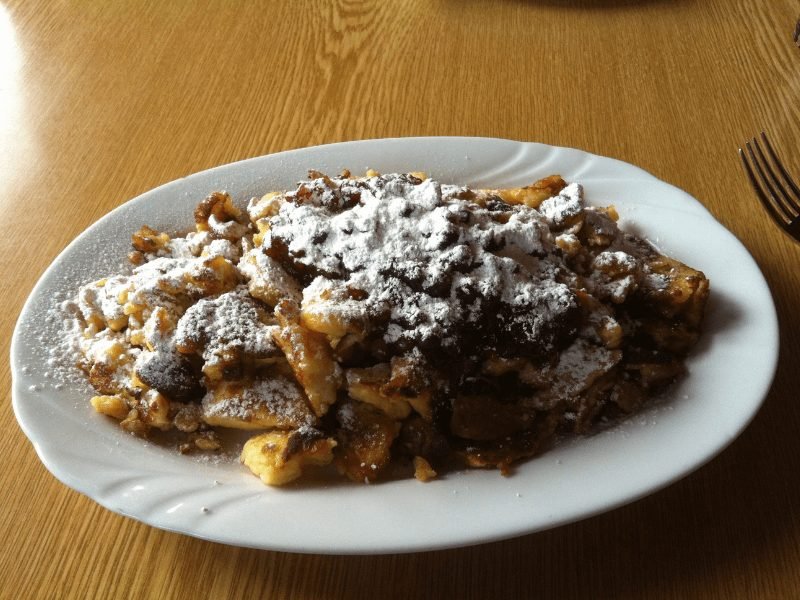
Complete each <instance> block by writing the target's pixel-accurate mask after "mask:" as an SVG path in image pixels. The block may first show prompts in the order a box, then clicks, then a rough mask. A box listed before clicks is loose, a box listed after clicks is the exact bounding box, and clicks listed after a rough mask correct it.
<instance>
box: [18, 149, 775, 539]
mask: <svg viewBox="0 0 800 600" xmlns="http://www.w3.org/2000/svg"><path fill="white" fill-rule="evenodd" d="M367 167H370V168H375V169H377V170H378V171H382V172H393V171H411V170H425V171H427V172H428V173H429V174H430V175H431V176H433V177H434V178H437V179H439V180H441V181H444V182H450V183H469V184H473V185H476V186H513V185H521V184H527V183H529V182H531V181H533V180H535V179H537V178H539V177H541V176H545V175H549V174H552V173H560V174H561V175H562V176H564V178H565V179H567V180H571V181H580V182H581V183H583V184H584V185H585V190H586V196H587V200H588V201H589V202H590V203H596V204H611V203H613V204H614V205H616V206H617V207H618V209H619V212H620V214H621V215H622V224H623V226H627V227H629V228H634V229H635V230H637V231H638V232H639V233H641V234H644V235H646V236H647V237H648V238H649V239H651V240H652V241H654V242H655V243H656V244H657V245H659V246H660V247H661V248H662V250H664V251H665V252H666V253H668V254H670V255H672V256H674V257H676V258H678V259H680V260H682V261H684V262H686V263H688V264H690V265H692V266H693V267H696V268H699V269H701V270H703V271H704V272H705V273H706V275H707V276H708V277H709V279H710V280H711V286H712V295H711V298H710V303H709V307H708V319H707V324H706V333H705V335H704V337H703V339H702V341H701V343H700V344H699V347H698V348H697V349H696V351H695V352H694V353H693V355H692V356H691V358H690V360H689V370H690V372H689V375H688V376H687V377H686V378H684V379H683V380H682V381H680V382H679V383H678V384H676V385H675V386H674V387H672V388H671V389H670V390H669V392H668V394H667V397H666V398H664V399H663V400H662V401H659V402H657V403H654V404H653V405H651V406H650V407H649V408H648V409H647V410H645V411H644V412H642V413H641V414H639V415H637V416H635V417H633V418H630V419H629V420H627V421H625V422H623V423H622V424H619V425H617V426H615V427H613V428H611V429H609V430H606V431H603V432H601V433H597V434H595V435H593V436H590V437H586V438H580V439H575V440H572V441H570V442H568V443H563V444H561V445H559V446H557V447H555V448H554V449H552V450H551V451H550V452H548V453H547V454H545V455H543V456H542V457H540V458H537V459H535V460H531V461H528V462H526V463H524V464H522V465H520V466H519V467H518V468H517V469H516V470H515V472H514V474H513V475H512V476H510V477H502V476H500V475H499V474H498V473H497V472H496V471H477V470H475V471H464V472H457V473H453V474H450V475H448V476H446V477H443V478H441V479H438V480H435V481H432V482H430V483H427V484H422V483H418V482H417V481H415V480H407V481H394V482H388V483H381V484H376V485H369V486H367V485H351V484H347V483H332V484H326V485H318V486H309V485H305V486H297V487H290V488H286V489H278V488H268V487H265V486H263V485H262V484H261V482H260V481H259V480H258V479H257V478H255V477H253V476H252V475H250V474H249V472H248V471H247V470H246V469H245V468H244V467H242V466H241V465H239V464H238V463H237V462H235V461H220V462H203V461H199V460H197V459H192V458H187V457H184V456H180V455H178V454H177V453H176V452H174V450H172V449H168V448H162V447H159V446H157V445H154V444H151V443H147V442H144V441H143V440H141V439H138V438H133V437H130V436H128V435H125V434H124V433H122V431H121V430H120V429H119V427H118V426H117V425H116V423H115V422H113V421H112V420H110V419H107V418H105V417H103V416H101V415H98V414H96V413H95V412H94V411H93V410H92V409H91V407H90V405H89V403H88V397H89V395H90V390H89V388H88V387H78V386H74V385H73V386H72V387H70V386H67V387H63V388H60V389H56V387H55V382H54V381H53V380H52V379H51V378H48V374H47V369H48V367H47V365H46V364H45V361H44V359H43V357H46V356H47V353H48V347H49V345H50V344H52V343H53V337H52V336H53V335H54V330H52V329H49V328H50V327H52V325H51V324H50V325H49V324H46V323H45V317H46V313H47V310H48V309H49V308H50V307H51V306H52V305H53V303H54V300H53V298H54V297H55V296H57V295H58V294H59V293H62V294H63V293H65V292H66V291H71V290H75V289H77V287H78V285H79V284H81V283H84V282H86V281H88V280H91V279H95V278H98V277H100V276H103V275H107V274H109V273H112V272H114V271H115V270H118V269H119V268H120V265H121V264H122V263H123V261H124V257H125V255H126V253H127V250H128V248H129V243H130V242H129V240H130V234H131V232H132V231H133V230H135V229H137V228H138V227H139V226H140V225H141V224H143V223H147V224H149V225H150V226H152V227H156V228H158V229H165V230H168V231H175V230H179V229H182V228H185V227H187V226H188V225H189V224H190V220H191V214H192V212H191V211H192V209H193V208H194V206H195V204H196V203H197V202H198V201H199V200H200V199H202V198H203V197H204V196H206V195H207V194H208V193H209V192H211V191H213V190H219V189H226V190H228V191H229V192H231V194H232V195H233V196H234V198H236V199H237V200H239V201H245V200H246V199H247V198H249V197H250V196H252V195H257V194H261V193H264V192H266V191H268V190H272V189H281V188H288V187H291V186H292V185H293V184H294V183H295V182H296V181H297V180H298V179H301V178H303V177H305V174H306V171H307V169H309V168H314V169H319V170H321V171H325V172H329V173H334V172H338V171H340V170H341V169H342V168H349V169H351V170H352V171H353V172H356V173H358V172H361V171H362V170H364V169H366V168H367ZM777 352H778V328H777V319H776V315H775V308H774V305H773V302H772V298H771V296H770V293H769V289H768V288H767V285H766V283H765V281H764V278H763V276H762V275H761V272H760V271H759V269H758V267H757V266H756V264H755V262H754V261H753V260H752V258H751V257H750V255H749V254H748V252H747V251H746V250H745V248H744V247H743V246H742V245H741V244H740V243H739V241H738V240H736V238H735V237H734V236H733V235H732V234H731V233H729V232H728V231H727V230H726V229H724V228H723V227H722V226H721V225H720V224H719V223H718V222H717V221H715V220H714V219H713V217H712V216H711V215H710V213H709V212H708V211H707V210H706V209H705V208H703V206H702V205H701V204H700V203H699V202H697V201H696V200H694V199H693V198H691V197H690V196H688V195H687V194H685V193H684V192H682V191H680V190H678V189H677V188H675V187H673V186H671V185H668V184H666V183H664V182H662V181H660V180H658V179H656V178H655V177H653V176H652V175H649V174H648V173H646V172H644V171H642V170H641V169H639V168H637V167H634V166H632V165H629V164H626V163H623V162H620V161H617V160H613V159H609V158H603V157H600V156H595V155H592V154H587V153H585V152H582V151H579V150H573V149H569V148H557V147H552V146H546V145H542V144H534V143H521V142H513V141H507V140H496V139H483V138H406V139H385V140H367V141H359V142H347V143H341V144H332V145H328V146H320V147H315V148H304V149H301V150H293V151H289V152H283V153H280V154H273V155H270V156H262V157H259V158H253V159H250V160H245V161H242V162H238V163H234V164H230V165H225V166H222V167H218V168H215V169H211V170H209V171H204V172H202V173H198V174H196V175H192V176H190V177H186V178H184V179H180V180H178V181H174V182H171V183H168V184H166V185H163V186H161V187H159V188H157V189H155V190H152V191H150V192H147V193H145V194H143V195H141V196H139V197H138V198H136V199H134V200H132V201H130V202H128V203H126V204H124V205H123V206H120V207H119V208H117V209H116V210H114V211H113V212H111V213H110V214H108V215H107V216H106V217H104V218H103V219H101V220H100V221H99V222H97V223H95V224H94V225H93V226H92V227H90V228H89V229H88V230H86V231H85V232H84V233H83V234H81V235H80V236H79V237H78V238H77V239H76V240H75V241H74V242H73V243H72V244H70V246H69V247H68V248H67V249H66V250H64V252H62V253H61V255H60V256H59V257H58V258H57V259H56V260H55V261H54V262H53V264H52V265H51V267H50V268H49V269H48V270H47V272H45V274H44V275H43V276H42V278H41V280H40V281H39V282H38V284H37V285H36V287H35V288H34V290H33V292H32V293H31V296H30V298H29V299H28V302H27V303H26V305H25V307H24V309H23V311H22V314H21V315H20V318H19V321H18V323H17V327H16V330H15V332H14V338H13V341H12V348H11V365H12V370H13V379H14V384H13V405H14V411H15V413H16V416H17V419H18V421H19V423H20V425H21V427H22V429H23V430H24V432H25V433H26V435H27V436H28V437H29V438H30V439H31V441H32V442H33V444H34V446H35V448H36V452H37V453H38V454H39V456H40V458H41V460H42V461H43V463H44V464H45V466H46V467H47V468H48V469H49V470H50V471H51V472H52V473H53V474H54V475H55V476H56V477H58V478H59V479H60V480H61V481H62V482H64V483H65V484H66V485H68V486H70V487H72V488H74V489H76V490H78V491H80V492H82V493H84V494H86V495H88V496H89V497H91V498H93V499H94V500H96V501H97V502H99V503H100V504H102V505H103V506H105V507H106V508H108V509H110V510H113V511H115V512H118V513H120V514H123V515H127V516H130V517H133V518H135V519H138V520H140V521H143V522H145V523H148V524H150V525H153V526H156V527H160V528H163V529H168V530H173V531H178V532H181V533H185V534H189V535H193V536H197V537H200V538H205V539H209V540H214V541H218V542H223V543H227V544H235V545H241V546H251V547H256V548H265V549H273V550H285V551H294V552H316V553H331V554H366V553H389V552H409V551H420V550H431V549H436V548H447V547H454V546H462V545H467V544H474V543H479V542H488V541H493V540H498V539H502V538H508V537H512V536H517V535H522V534H526V533H530V532H534V531H538V530H542V529H546V528H549V527H554V526H556V525H560V524H563V523H567V522H570V521H575V520H577V519H581V518H585V517H588V516H590V515H594V514H597V513H600V512H602V511H606V510H609V509H611V508H614V507H616V506H620V505H622V504H624V503H627V502H631V501H632V500H635V499H637V498H640V497H642V496H644V495H646V494H649V493H651V492H653V491H655V490H657V489H659V488H661V487H663V486H665V485H667V484H669V483H671V482H673V481H675V480H677V479H679V478H680V477H683V476H685V475H686V474H688V473H689V472H691V471H692V470H694V469H696V468H698V467H699V466H700V465H702V464H703V463H705V462H706V461H708V460H709V459H710V458H712V457H713V456H714V455H715V454H717V453H718V452H719V451H720V450H722V449H723V448H724V447H725V446H727V445H728V444H729V443H730V442H731V441H733V439H734V438H735V437H736V436H737V435H738V434H739V433H740V432H741V431H742V429H743V428H744V427H745V426H746V425H747V423H749V421H750V420H751V419H752V417H753V416H754V414H755V413H756V411H757V410H758V408H759V406H760V405H761V402H762V400H763V398H764V396H765V395H766V394H767V391H768V389H769V386H770V383H771V381H772V377H773V375H774V371H775V368H776V363H777ZM204 507H205V508H206V509H207V511H204V510H203V508H204Z"/></svg>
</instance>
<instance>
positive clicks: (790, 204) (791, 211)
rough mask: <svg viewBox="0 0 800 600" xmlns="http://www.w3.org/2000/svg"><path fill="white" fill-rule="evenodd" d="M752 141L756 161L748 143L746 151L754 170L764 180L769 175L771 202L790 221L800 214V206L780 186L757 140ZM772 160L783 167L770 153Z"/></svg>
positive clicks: (784, 188) (768, 185)
mask: <svg viewBox="0 0 800 600" xmlns="http://www.w3.org/2000/svg"><path fill="white" fill-rule="evenodd" d="M752 141H753V147H755V149H756V152H755V154H757V155H758V159H757V160H756V157H755V155H754V154H753V149H752V148H751V147H750V144H749V142H748V148H747V149H748V150H749V151H750V155H751V157H752V158H753V159H754V161H755V165H756V169H758V171H759V174H760V175H761V176H762V177H764V178H766V176H767V175H769V180H767V181H766V183H767V187H768V189H769V191H770V193H771V194H772V201H773V203H775V204H777V205H778V207H779V208H780V209H781V210H782V211H783V212H784V214H785V215H786V217H787V218H788V219H789V220H790V221H791V220H792V219H794V218H795V217H796V216H797V215H798V213H800V206H798V203H797V202H796V201H794V200H793V199H792V198H791V197H790V196H789V193H788V192H787V191H786V186H784V185H783V184H781V182H780V180H779V179H778V176H777V175H776V174H775V171H774V170H773V168H772V165H771V164H770V161H768V160H767V157H766V156H764V152H763V150H761V145H760V144H759V143H758V140H757V139H755V138H754V139H753V140H752ZM772 158H773V162H774V163H777V165H778V166H779V167H782V166H783V165H781V162H780V161H779V160H778V157H777V156H775V153H774V152H773V153H772ZM764 169H765V170H766V172H765V171H764Z"/></svg>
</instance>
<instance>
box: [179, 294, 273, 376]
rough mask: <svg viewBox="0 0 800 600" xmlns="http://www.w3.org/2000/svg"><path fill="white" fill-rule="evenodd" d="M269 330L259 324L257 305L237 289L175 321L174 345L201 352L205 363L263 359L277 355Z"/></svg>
mask: <svg viewBox="0 0 800 600" xmlns="http://www.w3.org/2000/svg"><path fill="white" fill-rule="evenodd" d="M273 329H274V326H268V325H265V324H264V323H262V321H261V318H260V317H259V312H258V306H257V305H256V303H255V302H254V301H253V299H252V298H250V297H249V296H248V295H247V290H246V289H245V288H244V287H239V288H237V289H236V290H234V291H232V292H227V293H224V294H221V295H219V296H217V297H215V298H203V299H201V300H200V301H198V302H197V303H196V304H194V305H193V306H191V307H190V308H189V309H188V310H187V311H186V313H185V314H184V315H183V316H182V317H181V319H180V321H178V326H177V328H176V331H175V342H176V344H177V345H178V346H179V347H184V348H194V347H197V348H198V349H201V352H202V357H203V360H204V361H205V362H206V364H214V363H216V362H219V361H223V360H231V357H232V356H240V355H247V356H250V357H258V358H263V357H266V356H270V355H275V354H276V353H277V352H278V350H277V348H276V346H275V344H274V343H273V341H272V331H273Z"/></svg>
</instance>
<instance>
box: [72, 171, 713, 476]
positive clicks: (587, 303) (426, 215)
mask: <svg viewBox="0 0 800 600" xmlns="http://www.w3.org/2000/svg"><path fill="white" fill-rule="evenodd" d="M617 219H618V215H617V212H616V210H615V209H614V208H613V207H611V206H609V207H605V208H598V207H593V206H587V205H586V204H585V203H584V200H583V189H582V187H581V185H580V184H578V183H567V182H565V181H564V180H562V179H561V177H559V176H551V177H547V178H545V179H542V180H540V181H537V182H535V183H533V184H531V185H530V186H527V187H522V188H506V189H470V188H469V187H464V186H460V185H446V184H443V183H439V182H437V181H434V180H431V179H428V178H426V177H425V175H423V174H421V173H408V174H389V175H380V174H378V173H375V172H368V173H367V174H366V176H364V177H354V176H351V174H350V173H349V172H344V173H342V174H341V175H339V176H336V177H329V176H327V175H324V174H322V173H319V172H315V171H312V172H310V173H309V178H308V179H307V180H305V181H301V182H300V183H299V184H298V185H297V187H296V188H295V189H292V190H290V191H286V192H270V193H268V194H266V195H265V196H263V197H261V198H254V199H252V200H251V201H250V203H249V205H248V207H247V211H246V213H244V212H243V211H241V210H240V209H239V208H237V207H236V205H235V204H234V203H233V201H232V199H231V197H230V196H229V195H228V194H226V193H223V192H214V193H212V194H210V195H209V196H208V197H207V198H205V199H204V200H202V201H201V202H200V203H199V204H198V206H197V208H196V209H195V211H194V222H195V230H194V231H192V232H191V233H188V234H186V235H185V236H183V237H176V236H173V235H170V234H168V233H165V232H161V231H155V230H153V229H151V228H149V227H147V226H143V227H142V228H141V229H139V230H138V231H137V232H135V233H134V234H133V236H132V245H133V250H132V252H131V254H130V257H129V258H130V261H131V262H132V264H133V268H132V271H131V272H130V273H129V274H118V275H112V276H109V277H107V278H104V279H101V280H99V281H95V282H93V283H89V284H88V285H85V286H83V287H82V288H81V289H80V291H79V292H78V294H77V297H76V298H75V299H74V301H73V302H72V303H71V305H70V308H71V311H70V314H71V315H72V318H74V319H75V320H77V322H78V325H79V328H78V329H79V331H80V334H79V340H78V342H79V347H80V359H79V366H80V368H81V369H82V370H83V371H85V373H86V374H87V377H88V380H89V382H90V383H91V385H92V386H93V387H94V389H95V390H96V391H97V395H96V396H94V397H93V398H92V399H91V403H92V406H93V407H94V408H95V410H97V411H98V412H100V413H103V414H106V415H108V416H110V417H113V418H114V419H117V420H119V421H120V425H121V427H122V428H123V429H124V430H125V431H128V432H130V433H133V434H136V435H140V436H148V435H154V434H155V432H156V431H172V432H173V434H172V437H171V438H170V439H176V440H177V445H178V448H179V450H180V451H181V452H184V453H188V452H215V451H218V450H219V449H220V446H221V443H222V442H221V440H220V437H219V436H218V433H219V432H220V430H221V429H223V428H231V429H239V430H248V431H251V432H252V437H250V438H249V439H248V440H247V441H246V442H245V443H244V446H243V448H242V450H241V461H242V462H243V463H244V464H245V465H246V466H247V467H249V468H250V470H251V471H252V472H253V473H254V474H256V475H257V476H259V477H260V478H261V479H262V480H263V481H264V482H265V483H267V484H271V485H281V484H285V483H287V482H289V481H292V480H294V479H296V478H298V477H300V476H301V475H302V474H303V473H304V472H306V471H308V470H310V469H312V468H317V467H319V466H324V465H329V464H333V465H334V466H335V468H336V469H337V470H338V471H339V472H340V473H341V474H343V475H345V476H346V477H348V478H349V479H351V480H353V481H357V482H372V481H375V480H378V479H381V478H389V477H399V476H404V475H405V476H411V475H412V474H413V475H414V476H416V478H417V479H419V480H421V481H427V480H430V479H432V478H435V477H436V476H437V471H438V472H441V471H442V470H446V469H452V468H459V467H464V466H468V467H495V468H499V469H500V470H501V471H502V472H507V471H508V470H509V467H510V465H511V464H512V463H514V462H516V461H519V460H521V459H524V458H527V457H531V456H534V455H536V454H539V453H541V452H542V451H544V450H545V449H546V448H547V447H548V445H549V444H551V443H552V441H553V440H554V439H555V438H556V437H557V436H559V435H562V434H569V433H577V434H583V433H587V432H589V431H591V430H592V428H593V427H594V426H595V425H596V424H597V423H599V422H600V421H605V420H609V419H613V418H616V417H618V416H621V415H624V414H627V413H631V412H634V411H636V410H637V409H638V408H639V407H640V406H641V405H642V403H643V402H645V401H646V400H647V399H648V397H650V396H652V395H653V393H654V392H655V391H657V390H658V389H659V388H662V387H663V386H665V385H667V384H669V383H670V382H672V381H673V380H674V379H675V378H676V377H678V376H680V375H682V374H683V373H684V370H685V367H684V359H685V357H686V355H687V353H688V352H689V351H690V349H691V348H692V347H693V346H694V344H695V343H696V342H697V340H698V337H699V335H700V331H701V324H702V320H703V312H704V308H705V304H706V300H707V297H708V289H709V288H708V280H707V279H706V277H705V276H704V275H703V273H701V272H699V271H697V270H695V269H692V268H691V267H688V266H686V265H684V264H682V263H680V262H678V261H677V260H674V259H672V258H669V257H667V256H664V255H663V254H662V253H661V252H659V251H658V250H657V249H656V248H655V247H654V246H652V245H651V244H650V243H648V242H647V241H646V240H644V239H641V238H640V237H637V236H635V235H632V234H630V233H625V232H624V231H622V230H620V228H619V227H618V226H617Z"/></svg>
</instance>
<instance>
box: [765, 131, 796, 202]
mask: <svg viewBox="0 0 800 600" xmlns="http://www.w3.org/2000/svg"><path fill="white" fill-rule="evenodd" d="M761 139H762V140H764V145H765V146H766V147H767V152H768V153H769V156H770V158H771V159H772V162H773V163H775V166H776V167H778V171H780V172H781V176H783V180H784V181H785V182H786V184H787V185H788V186H789V187H790V188H792V191H793V192H794V196H795V203H794V204H795V206H797V205H798V204H800V187H797V184H796V183H795V182H794V180H793V179H792V177H791V175H789V172H788V171H787V170H786V167H784V166H783V163H782V162H781V161H780V160H779V159H778V155H777V154H775V150H773V149H772V144H771V143H770V141H769V139H767V134H766V133H764V132H763V131H762V132H761ZM796 210H797V211H798V212H800V207H798V208H797V209H796Z"/></svg>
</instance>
